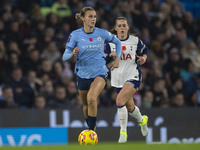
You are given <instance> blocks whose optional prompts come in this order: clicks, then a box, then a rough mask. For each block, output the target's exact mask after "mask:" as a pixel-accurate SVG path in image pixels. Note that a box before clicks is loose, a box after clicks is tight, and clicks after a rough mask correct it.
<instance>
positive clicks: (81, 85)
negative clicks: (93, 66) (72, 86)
mask: <svg viewBox="0 0 200 150" xmlns="http://www.w3.org/2000/svg"><path fill="white" fill-rule="evenodd" d="M97 77H101V78H103V79H104V80H105V82H106V83H107V77H108V75H107V74H105V75H99V76H97ZM94 79H95V78H90V79H84V78H81V77H79V76H77V83H76V84H77V89H79V90H89V89H90V85H91V84H92V82H93V81H94Z"/></svg>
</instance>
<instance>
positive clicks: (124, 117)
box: [117, 106, 128, 132]
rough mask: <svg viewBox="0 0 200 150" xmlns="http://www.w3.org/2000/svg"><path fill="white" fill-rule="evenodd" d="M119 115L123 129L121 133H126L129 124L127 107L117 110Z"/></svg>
mask: <svg viewBox="0 0 200 150" xmlns="http://www.w3.org/2000/svg"><path fill="white" fill-rule="evenodd" d="M117 115H118V119H119V123H120V127H121V129H120V130H121V131H123V132H125V131H126V128H127V122H128V111H127V108H126V106H123V107H120V108H117Z"/></svg>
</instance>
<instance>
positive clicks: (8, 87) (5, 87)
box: [2, 84, 12, 92]
mask: <svg viewBox="0 0 200 150" xmlns="http://www.w3.org/2000/svg"><path fill="white" fill-rule="evenodd" d="M7 89H12V87H11V86H10V85H8V84H6V85H4V86H3V88H2V91H3V92H4V91H5V90H7Z"/></svg>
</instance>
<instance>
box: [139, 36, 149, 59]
mask: <svg viewBox="0 0 200 150" xmlns="http://www.w3.org/2000/svg"><path fill="white" fill-rule="evenodd" d="M136 53H137V55H138V56H142V55H143V54H146V55H148V53H149V49H148V47H147V46H146V45H145V44H144V43H143V42H142V41H141V40H140V39H139V38H138V44H137V50H136Z"/></svg>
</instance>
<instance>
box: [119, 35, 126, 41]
mask: <svg viewBox="0 0 200 150" xmlns="http://www.w3.org/2000/svg"><path fill="white" fill-rule="evenodd" d="M127 37H128V35H118V39H120V40H125V39H127Z"/></svg>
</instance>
